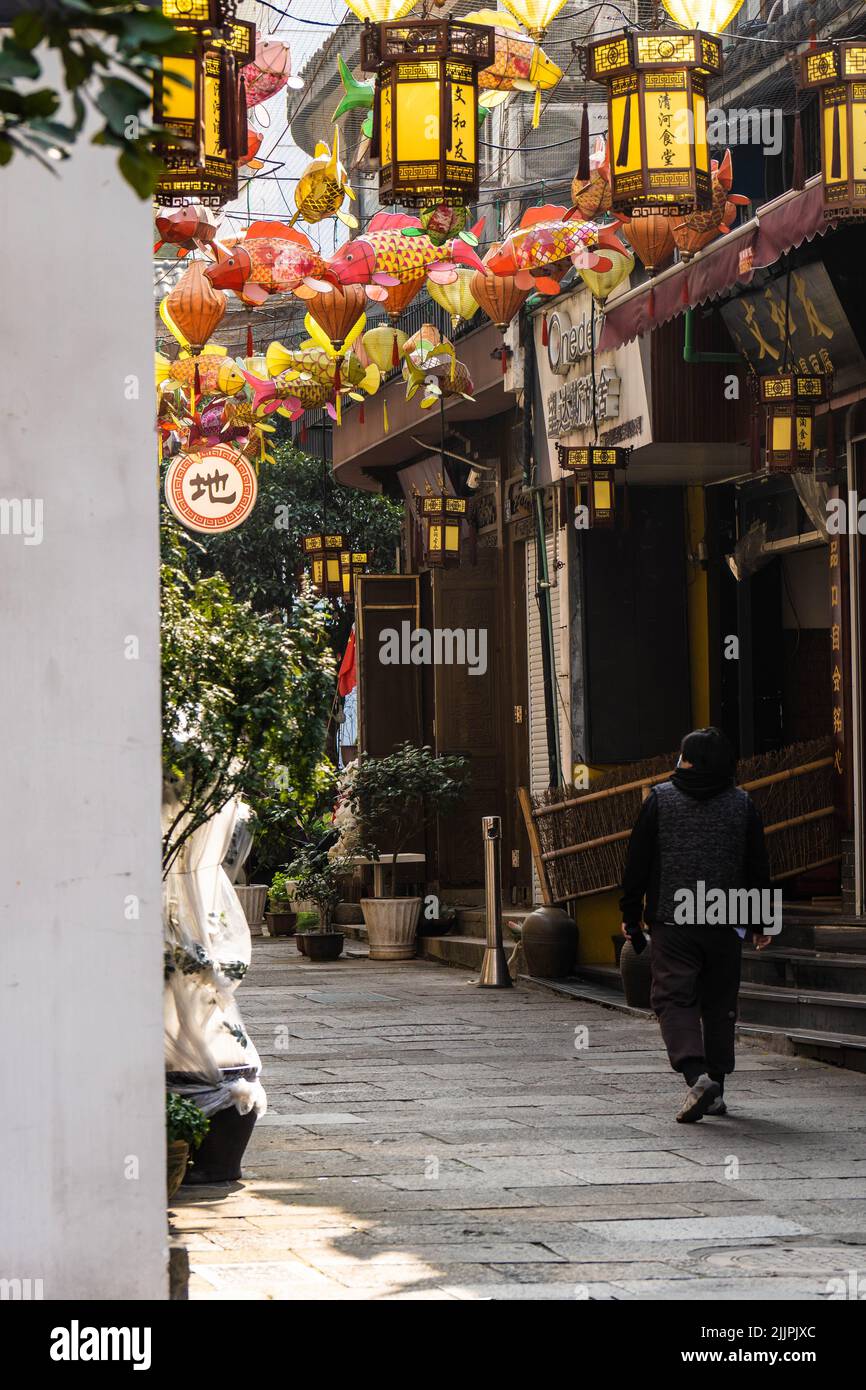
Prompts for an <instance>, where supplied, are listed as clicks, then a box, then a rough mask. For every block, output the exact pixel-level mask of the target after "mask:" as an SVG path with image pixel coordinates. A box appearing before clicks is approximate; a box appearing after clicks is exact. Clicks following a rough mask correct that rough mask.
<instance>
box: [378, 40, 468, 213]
mask: <svg viewBox="0 0 866 1390" xmlns="http://www.w3.org/2000/svg"><path fill="white" fill-rule="evenodd" d="M494 52H495V46H494V35H493V30H492V28H490V26H489V25H481V24H463V23H461V22H460V21H457V20H451V19H444V20H421V21H418V22H417V23H411V24H379V25H378V26H366V27H365V29H364V31H363V33H362V35H361V66H362V68H363V69H364V71H365V72H375V73H376V92H375V95H374V107H373V110H374V113H375V120H374V128H373V140H372V144H371V154H372V155H373V157H374V158H378V159H379V160H380V170H379V200H380V202H382V203H383V204H386V205H387V204H390V203H401V204H403V205H405V206H409V207H418V206H421V205H423V204H425V203H431V202H437V203H439V202H443V201H451V202H455V203H457V202H460V203H471V202H474V201H475V199H476V198H477V197H478V146H477V138H476V135H477V129H478V69H479V68H485V67H489V66H490V64H491V63H492V62H493V58H494Z"/></svg>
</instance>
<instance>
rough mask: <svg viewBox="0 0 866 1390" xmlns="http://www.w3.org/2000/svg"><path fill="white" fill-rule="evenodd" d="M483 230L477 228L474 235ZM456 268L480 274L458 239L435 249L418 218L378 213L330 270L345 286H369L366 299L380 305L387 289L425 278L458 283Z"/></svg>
mask: <svg viewBox="0 0 866 1390" xmlns="http://www.w3.org/2000/svg"><path fill="white" fill-rule="evenodd" d="M483 225H484V224H483V222H481V223H478V226H477V228H473V235H475V236H477V235H478V232H480V230H481V228H482V227H483ZM455 262H459V263H460V264H461V265H471V266H472V267H473V269H475V270H480V269H481V268H482V267H481V261H480V260H479V258H478V255H477V254H476V252H475V251H473V250H472V247H471V246H469V244H468V243H467V242H465V241H463V240H461V238H460V237H455V238H453V240H451V241H446V242H445V243H444V244H443V245H442V246H435V245H434V244H433V242H432V241H431V239H430V237H429V236H428V235H427V233H426V232H425V231H424V229H423V227H422V225H421V222H420V221H419V219H418V218H417V217H410V216H409V215H408V214H406V213H391V212H378V213H376V215H375V217H373V218H372V219H371V220H370V223H369V226H368V227H367V230H366V231H365V232H364V235H363V236H360V237H353V239H352V240H351V241H347V242H346V244H345V246H341V247H340V249H339V251H337V252H335V254H334V255H333V256H331V257H329V259H328V262H327V265H328V270H329V271H330V275H331V278H336V279H337V280H339V282H340V283H341V284H343V285H365V286H366V288H367V295H368V297H369V298H370V299H375V300H379V301H380V302H381V301H384V300H385V299H387V292H386V289H385V287H386V286H389V285H390V286H393V285H398V284H406V283H408V282H410V281H422V280H423V279H424V277H425V276H429V277H430V279H431V280H435V281H437V282H438V283H439V284H448V282H449V281H451V280H455V279H456V278H457V266H456V264H455Z"/></svg>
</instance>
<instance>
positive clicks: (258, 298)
mask: <svg viewBox="0 0 866 1390" xmlns="http://www.w3.org/2000/svg"><path fill="white" fill-rule="evenodd" d="M215 250H216V254H217V260H216V262H215V263H214V264H211V265H209V266H208V267H207V269H206V270H205V275H206V276H207V278H208V279H209V280H210V282H211V284H212V285H213V287H214V289H218V290H232V291H233V292H234V293H235V294H236V295H237V296H238V298H239V299H241V300H242V301H243V303H244V304H250V305H253V306H257V305H260V304H264V303H265V302H266V301H267V298H268V296H269V295H271V294H296V295H297V296H298V298H299V299H310V298H311V297H312V295H314V294H317V293H327V292H328V290H329V289H330V288H331V286H333V285H335V284H337V283H338V279H337V276H336V275H335V274H334V272H333V271H332V270H331V269H330V268H329V265H328V263H327V262H326V261H325V260H324V259H323V258H322V256H320V255H319V252H318V251H316V249H315V248H314V246H313V244H312V242H311V241H310V239H309V237H306V236H304V234H303V232H299V231H297V230H296V228H294V227H287V226H286V225H285V224H284V223H282V222H251V223H250V225H249V228H248V229H247V232H246V235H245V236H244V237H239V238H238V239H237V240H234V241H226V242H220V243H218V244H217V246H216V247H215Z"/></svg>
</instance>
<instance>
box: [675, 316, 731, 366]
mask: <svg viewBox="0 0 866 1390" xmlns="http://www.w3.org/2000/svg"><path fill="white" fill-rule="evenodd" d="M694 343H695V311H694V309H686V340H685V342H684V344H683V361H684V362H685V363H687V364H688V366H690V367H697V366H699V365H700V364H701V363H702V362H739V363H740V365H742V361H743V359H742V357H741V356H740V354H739V353H738V352H696V351H695V346H694Z"/></svg>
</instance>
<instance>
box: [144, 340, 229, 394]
mask: <svg viewBox="0 0 866 1390" xmlns="http://www.w3.org/2000/svg"><path fill="white" fill-rule="evenodd" d="M166 382H167V383H170V385H173V386H175V385H176V386H182V387H183V389H184V390H185V391H187V392H189V391H195V393H196V394H197V395H201V396H214V395H216V393H217V392H218V391H221V392H222V393H223V395H224V396H235V395H237V393H238V391H240V390H241V388H242V387H243V384H244V378H243V373H242V371H241V369H240V367H239V366H238V365H237V363H236V362H235V361H234V360H233V359H232V358H231V357H229V355H228V353H227V352H226V350H225V348H224V347H220V346H219V345H218V344H217V343H208V344H207V346H206V347H203V348H202V350H201V352H200V353H193V352H185V351H184V352H181V353H180V355H179V356H178V357H176V358H175V360H174V361H173V362H170V361H169V359H168V358H167V357H164V356H163V355H162V353H161V352H158V353H157V354H156V384H157V386H162V385H163V384H164V383H166Z"/></svg>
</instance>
